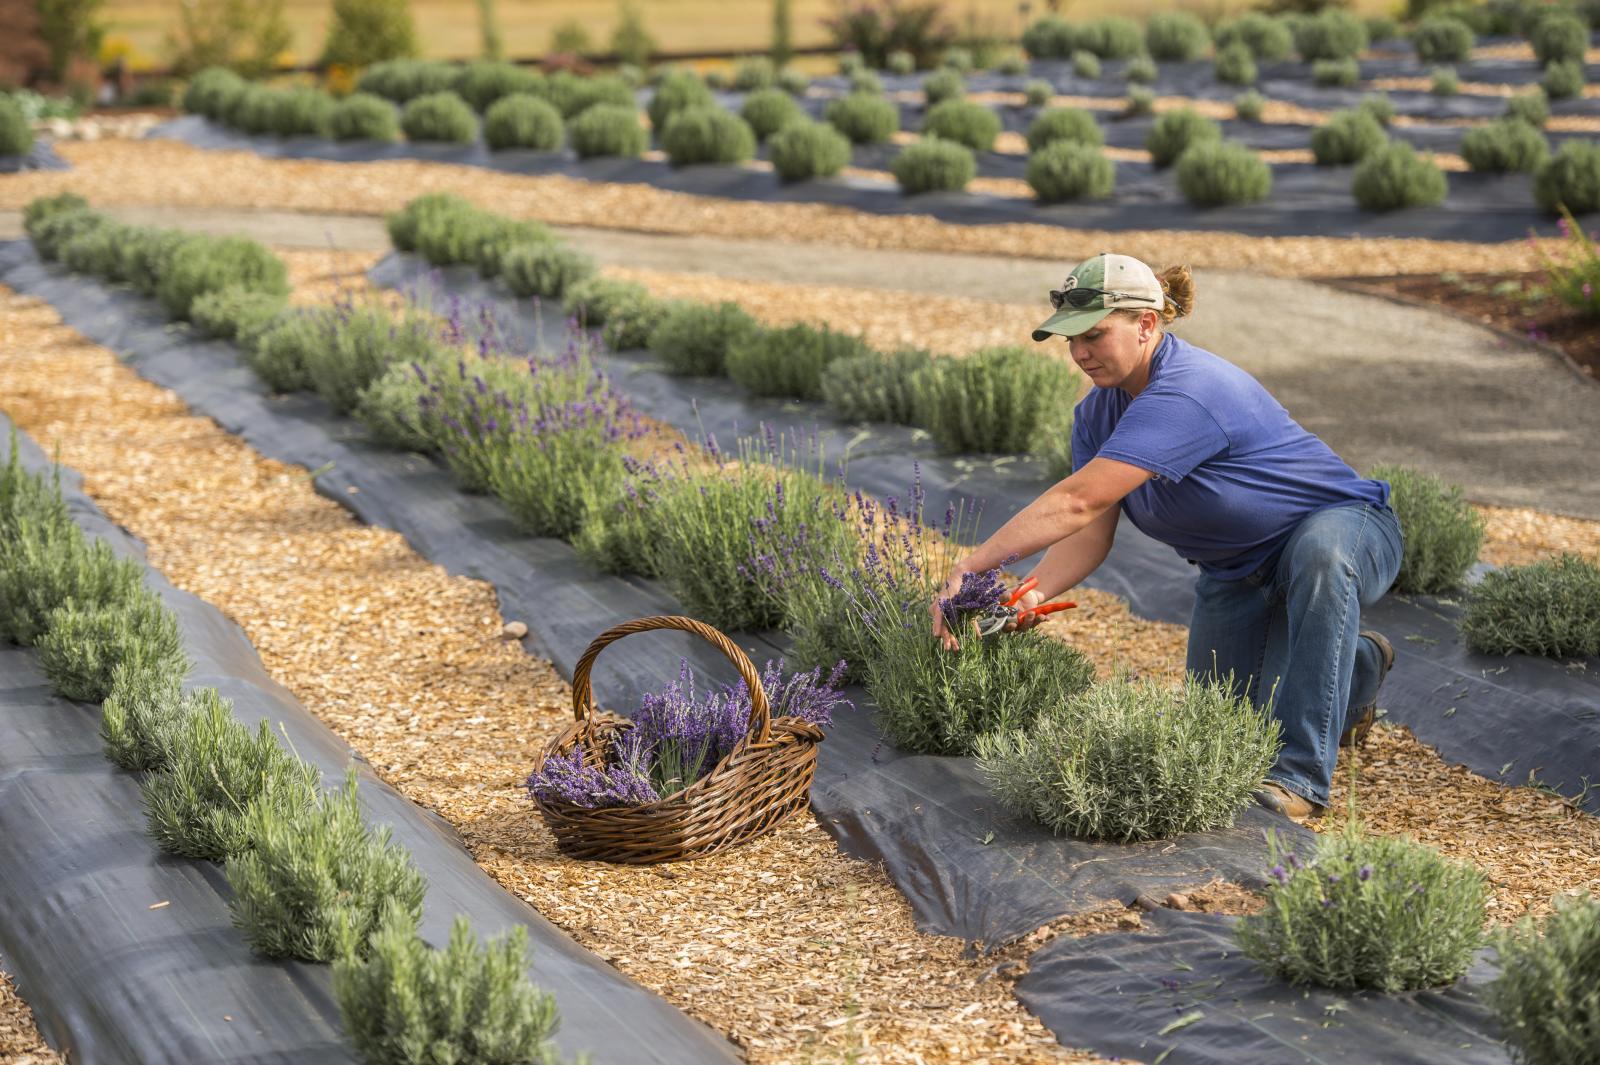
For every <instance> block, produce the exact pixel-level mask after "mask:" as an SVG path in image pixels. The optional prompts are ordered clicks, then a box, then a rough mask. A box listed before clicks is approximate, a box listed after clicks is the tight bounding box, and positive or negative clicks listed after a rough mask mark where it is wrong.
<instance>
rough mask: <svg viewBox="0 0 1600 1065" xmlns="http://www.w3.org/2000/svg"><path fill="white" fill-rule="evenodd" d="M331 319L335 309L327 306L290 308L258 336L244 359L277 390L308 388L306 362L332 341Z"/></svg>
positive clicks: (309, 383) (301, 390)
mask: <svg viewBox="0 0 1600 1065" xmlns="http://www.w3.org/2000/svg"><path fill="white" fill-rule="evenodd" d="M332 322H333V312H332V311H330V310H328V309H326V308H309V307H302V308H297V309H295V310H292V311H289V312H287V313H285V314H283V315H281V316H280V317H278V318H277V319H276V320H275V321H274V323H273V324H272V325H271V326H270V327H269V328H267V329H266V330H264V331H263V332H262V333H261V334H260V335H259V336H257V337H256V341H255V344H254V345H252V346H251V347H250V348H249V349H247V350H246V351H245V361H246V362H247V363H249V365H250V368H251V369H252V370H254V371H255V372H256V376H257V377H259V378H261V380H262V381H264V382H266V384H267V385H268V386H269V387H271V388H272V389H273V390H274V391H276V392H304V391H307V390H308V389H310V388H311V375H310V374H309V373H308V372H307V371H306V362H307V360H309V359H313V358H316V357H317V355H316V354H314V352H318V351H319V349H322V348H325V347H327V346H328V345H329V344H330V343H331V342H332Z"/></svg>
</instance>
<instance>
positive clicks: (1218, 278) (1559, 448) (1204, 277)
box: [0, 207, 1600, 519]
mask: <svg viewBox="0 0 1600 1065" xmlns="http://www.w3.org/2000/svg"><path fill="white" fill-rule="evenodd" d="M113 213H115V214H116V215H117V216H118V217H121V218H124V219H126V220H128V221H130V222H148V223H160V224H166V225H179V226H185V227H189V228H198V229H205V230H208V231H215V232H237V233H244V234H248V235H250V236H254V237H257V238H259V239H262V240H265V241H268V242H271V243H274V244H279V245H287V246H300V247H340V248H348V249H352V250H379V249H382V248H384V247H386V245H387V238H386V236H385V234H384V231H383V226H382V223H381V222H380V221H379V220H377V219H375V218H372V217H357V216H344V215H318V214H300V213H294V212H280V211H240V210H224V209H201V208H193V207H186V208H184V209H183V210H182V212H181V213H173V212H171V211H168V210H164V209H161V208H147V207H141V208H115V209H113ZM562 232H563V234H564V235H565V236H567V237H568V239H570V240H571V241H572V242H573V243H574V244H575V245H577V246H578V247H581V248H583V249H584V250H585V251H588V252H589V253H590V254H592V255H594V256H595V257H596V258H597V259H599V260H600V261H601V262H602V263H605V264H616V265H624V266H631V267H637V268H643V269H652V270H670V271H674V272H678V273H687V274H695V273H704V274H713V275H719V276H727V277H736V278H742V279H749V280H761V281H768V282H783V283H792V284H827V285H841V286H849V287H855V288H863V287H865V288H881V289H884V290H886V291H893V292H897V293H901V294H902V296H901V298H905V296H904V295H903V294H904V293H908V292H909V293H916V292H926V293H935V294H940V295H953V296H964V297H969V298H976V299H986V300H993V301H997V302H1010V303H1018V302H1038V303H1039V304H1040V305H1041V306H1043V305H1044V300H1043V298H1042V297H1043V295H1044V292H1045V291H1046V290H1047V289H1048V288H1049V287H1050V286H1051V285H1054V284H1056V283H1058V282H1059V281H1060V280H1061V276H1058V275H1064V274H1065V267H1066V264H1064V263H1063V264H1062V265H1061V266H1059V267H1048V266H1047V267H1044V268H1041V265H1040V264H1039V263H1038V262H1037V261H1036V260H1027V259H1007V258H1003V257H997V256H984V255H968V254H953V253H935V252H906V251H893V250H883V249H871V248H854V249H848V250H846V249H842V248H839V247H836V246H828V245H821V244H793V243H779V242H772V241H763V240H742V239H729V238H719V237H685V236H678V235H657V234H645V233H633V232H625V231H619V230H600V229H576V228H569V229H564V230H562ZM18 234H20V218H19V215H18V214H17V212H14V211H7V212H0V237H5V236H15V235H18ZM1197 279H1198V285H1199V293H1200V299H1199V309H1198V310H1197V312H1196V315H1195V317H1194V318H1193V319H1192V320H1191V321H1189V322H1187V323H1185V324H1184V325H1183V327H1182V328H1181V332H1182V334H1183V335H1184V336H1185V337H1186V338H1187V339H1189V340H1191V341H1193V342H1194V343H1197V344H1199V345H1201V346H1202V347H1205V348H1207V349H1209V350H1211V351H1214V352H1216V353H1217V354H1219V355H1222V356H1223V357H1225V358H1227V359H1230V360H1231V361H1233V362H1235V363H1237V364H1238V365H1240V366H1242V367H1244V368H1245V369H1247V370H1249V371H1250V372H1251V373H1253V374H1255V375H1256V376H1257V377H1258V378H1259V379H1260V380H1261V381H1262V383H1263V384H1265V385H1266V386H1267V388H1268V389H1270V390H1271V391H1272V393H1273V394H1274V395H1275V396H1277V397H1278V399H1279V400H1280V401H1282V402H1283V404H1284V405H1285V406H1286V407H1287V408H1288V409H1289V410H1290V412H1291V413H1293V414H1294V415H1295V417H1296V418H1298V419H1299V420H1300V422H1301V423H1302V424H1303V425H1305V426H1306V427H1307V428H1308V429H1310V430H1312V431H1313V432H1316V433H1318V434H1320V435H1321V436H1322V437H1323V438H1324V439H1326V440H1327V441H1328V442H1329V444H1330V445H1332V446H1333V447H1334V449H1335V450H1337V451H1338V452H1339V453H1340V454H1341V455H1342V456H1343V457H1344V458H1345V459H1346V460H1347V461H1349V462H1351V463H1352V464H1353V465H1355V466H1357V467H1358V468H1365V467H1367V466H1370V465H1372V464H1374V463H1378V462H1400V463H1405V464H1408V465H1414V466H1418V467H1421V468H1424V469H1427V470H1431V471H1433V472H1435V473H1438V474H1441V475H1443V476H1445V477H1447V478H1449V479H1450V480H1452V481H1456V482H1458V483H1460V484H1462V485H1464V486H1465V487H1466V489H1467V493H1468V495H1469V496H1470V497H1471V498H1472V499H1474V500H1476V501H1478V502H1483V503H1493V504H1498V505H1502V506H1525V507H1535V508H1537V509H1539V510H1542V511H1546V512H1549V513H1555V514H1568V515H1573V516H1576V517H1583V518H1590V519H1600V482H1596V481H1594V480H1593V479H1592V478H1590V477H1588V476H1586V475H1585V473H1584V471H1583V464H1582V462H1581V461H1575V460H1576V459H1578V458H1579V457H1581V456H1588V455H1592V454H1595V453H1596V451H1597V450H1600V391H1597V390H1596V387H1595V386H1594V385H1592V384H1587V383H1585V382H1582V381H1581V380H1579V379H1578V378H1577V377H1576V376H1575V375H1574V374H1573V373H1572V372H1571V371H1570V370H1569V369H1567V367H1566V366H1565V365H1564V364H1562V363H1561V362H1560V361H1559V360H1557V359H1555V358H1553V357H1552V356H1551V355H1549V354H1548V353H1545V352H1542V351H1539V350H1537V349H1534V348H1532V347H1529V346H1525V345H1518V344H1514V343H1511V342H1508V341H1506V340H1505V339H1503V338H1502V337H1500V336H1499V335H1497V334H1495V333H1492V332H1490V331H1488V330H1485V329H1481V328H1478V327H1476V326H1474V325H1471V324H1468V323H1465V322H1462V321H1461V320H1459V319H1456V318H1454V317H1452V316H1450V315H1447V314H1444V313H1441V312H1438V311H1434V310H1429V309H1424V308H1416V307H1408V306H1401V305H1397V304H1393V303H1389V302H1387V301H1385V300H1380V299H1375V298H1372V297H1368V296H1362V295H1357V294H1353V293H1347V292H1343V291H1338V290H1335V289H1332V288H1330V287H1328V286H1325V285H1319V284H1317V283H1315V282H1310V281H1301V280H1294V279H1287V278H1274V277H1264V276H1260V275H1256V274H1248V273H1234V272H1226V271H1217V270H1209V271H1204V272H1201V273H1200V274H1199V275H1198V278H1197ZM1018 339H1019V340H1020V339H1022V338H1021V337H1019V338H1018Z"/></svg>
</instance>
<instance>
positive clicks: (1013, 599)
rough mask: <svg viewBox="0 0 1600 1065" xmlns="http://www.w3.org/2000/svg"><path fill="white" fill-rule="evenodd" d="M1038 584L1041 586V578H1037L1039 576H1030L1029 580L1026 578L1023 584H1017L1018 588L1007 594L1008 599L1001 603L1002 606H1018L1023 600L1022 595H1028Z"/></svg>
mask: <svg viewBox="0 0 1600 1065" xmlns="http://www.w3.org/2000/svg"><path fill="white" fill-rule="evenodd" d="M1038 586H1039V578H1037V577H1029V578H1028V579H1027V580H1025V581H1023V582H1022V583H1021V584H1019V585H1017V587H1016V590H1015V591H1013V592H1012V593H1011V594H1010V595H1009V596H1007V597H1006V601H1005V602H1003V603H1001V604H1000V605H1001V606H1016V605H1017V604H1018V603H1020V602H1022V597H1023V596H1025V595H1027V594H1028V593H1029V592H1031V591H1033V590H1034V589H1035V588H1037V587H1038Z"/></svg>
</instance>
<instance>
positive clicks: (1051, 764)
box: [977, 677, 1279, 843]
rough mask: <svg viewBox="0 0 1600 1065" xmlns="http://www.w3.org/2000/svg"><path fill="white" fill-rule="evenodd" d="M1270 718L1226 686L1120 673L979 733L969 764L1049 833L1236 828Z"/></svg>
mask: <svg viewBox="0 0 1600 1065" xmlns="http://www.w3.org/2000/svg"><path fill="white" fill-rule="evenodd" d="M1278 733H1279V729H1278V724H1277V722H1276V721H1275V720H1274V719H1273V718H1272V717H1271V716H1270V715H1268V714H1266V713H1264V712H1262V711H1260V710H1257V709H1256V708H1255V707H1253V706H1252V705H1251V704H1250V702H1249V700H1247V699H1242V698H1237V697H1236V696H1235V695H1234V693H1233V692H1232V691H1231V690H1230V688H1229V687H1227V686H1225V685H1222V684H1214V683H1208V682H1206V681H1203V680H1198V679H1195V678H1190V679H1188V680H1187V681H1186V682H1185V683H1184V685H1183V686H1182V687H1181V688H1171V687H1168V686H1166V685H1165V684H1161V683H1158V682H1156V681H1154V680H1148V679H1147V680H1144V681H1141V682H1135V681H1132V680H1130V679H1129V678H1127V677H1117V678H1116V679H1114V680H1111V681H1109V682H1106V683H1104V684H1097V685H1094V686H1092V687H1090V688H1087V689H1085V690H1084V691H1083V692H1080V693H1079V694H1077V695H1076V696H1074V697H1073V698H1071V699H1069V700H1067V701H1066V702H1062V703H1054V704H1050V705H1047V706H1045V707H1042V708H1041V710H1040V712H1039V716H1038V719H1037V720H1036V721H1035V722H1034V723H1033V725H1032V726H1031V727H1029V728H1026V729H1016V730H1011V731H1008V732H995V733H991V734H989V735H987V736H982V737H980V738H979V740H978V743H977V753H978V768H979V770H980V771H981V772H982V773H983V775H984V777H985V778H986V779H987V780H988V784H989V788H990V790H991V791H993V792H994V793H995V795H996V796H997V797H998V798H999V799H1000V800H1001V801H1002V802H1003V803H1004V804H1005V805H1006V806H1007V807H1008V808H1010V809H1011V810H1012V811H1014V812H1016V813H1018V814H1022V815H1023V816H1026V817H1030V818H1032V819H1033V820H1035V821H1037V822H1039V823H1040V824H1042V825H1044V826H1045V827H1047V828H1049V829H1050V830H1051V831H1052V832H1056V833H1064V834H1067V835H1071V836H1079V837H1084V838H1089V839H1110V840H1117V841H1120V842H1124V843H1132V842H1138V841H1142V840H1151V839H1170V838H1171V837H1173V836H1177V835H1181V834H1182V833H1185V832H1203V831H1207V830H1210V829H1216V828H1225V827H1227V826H1229V825H1231V824H1233V821H1234V818H1235V817H1236V816H1237V815H1238V813H1239V811H1240V810H1241V809H1243V808H1244V807H1245V806H1247V805H1249V803H1250V802H1251V793H1252V792H1253V791H1254V790H1255V789H1256V788H1258V787H1259V786H1260V785H1261V781H1262V779H1263V778H1264V777H1265V776H1266V773H1267V770H1269V769H1271V768H1272V763H1273V761H1274V760H1275V759H1276V757H1277V752H1278V743H1279V735H1278Z"/></svg>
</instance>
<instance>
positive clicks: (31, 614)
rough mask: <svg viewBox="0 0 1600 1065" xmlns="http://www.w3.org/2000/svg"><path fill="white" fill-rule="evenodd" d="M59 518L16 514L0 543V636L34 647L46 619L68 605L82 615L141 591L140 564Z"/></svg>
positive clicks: (128, 597) (118, 602) (126, 598)
mask: <svg viewBox="0 0 1600 1065" xmlns="http://www.w3.org/2000/svg"><path fill="white" fill-rule="evenodd" d="M64 515H65V511H64V510H63V511H62V512H61V513H60V515H57V514H54V513H49V512H47V513H45V514H42V515H37V514H26V513H19V514H18V515H16V516H15V517H14V518H13V520H11V521H10V522H8V523H7V524H8V526H9V529H8V531H9V532H10V534H11V535H10V536H8V537H7V538H5V540H4V541H3V543H0V635H3V636H4V637H5V638H6V639H9V640H11V641H12V642H13V643H19V644H23V645H32V644H34V643H36V642H37V641H38V640H39V639H40V637H42V636H43V635H44V634H45V633H46V632H47V631H48V629H49V627H50V615H51V612H52V611H54V610H55V609H56V608H57V607H58V606H60V605H62V604H63V603H65V602H67V601H68V600H71V601H72V602H73V603H74V604H76V605H77V607H78V609H80V610H90V609H96V608H100V607H112V606H116V605H118V604H121V603H125V602H127V601H128V600H130V599H132V598H133V597H134V596H135V595H137V594H138V593H139V592H140V591H142V590H143V575H142V573H141V572H140V570H139V565H138V563H136V562H133V561H132V560H130V559H123V558H118V557H117V556H116V554H115V553H113V552H112V550H111V548H110V547H108V546H106V544H105V542H104V541H102V540H89V539H88V538H87V537H85V536H84V535H83V533H82V532H81V531H80V530H79V529H78V527H77V526H76V525H74V524H72V522H71V521H70V520H69V519H66V518H65V516H64Z"/></svg>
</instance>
